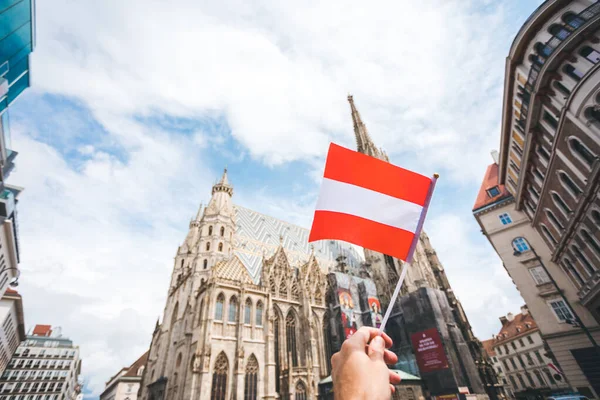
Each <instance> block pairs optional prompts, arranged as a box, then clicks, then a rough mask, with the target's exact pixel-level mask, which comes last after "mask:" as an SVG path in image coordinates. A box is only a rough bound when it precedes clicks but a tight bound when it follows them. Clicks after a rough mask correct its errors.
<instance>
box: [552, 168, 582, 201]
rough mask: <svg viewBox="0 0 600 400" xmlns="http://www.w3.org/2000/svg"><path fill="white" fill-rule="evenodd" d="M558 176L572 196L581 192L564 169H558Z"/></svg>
mask: <svg viewBox="0 0 600 400" xmlns="http://www.w3.org/2000/svg"><path fill="white" fill-rule="evenodd" d="M558 178H559V179H560V183H561V184H562V185H563V186H564V187H565V188H566V189H567V191H568V192H569V193H571V195H572V196H573V197H577V196H579V195H580V194H581V193H582V191H581V189H580V188H579V186H577V184H576V183H575V182H573V179H571V177H570V176H569V175H568V174H567V173H566V172H565V171H558Z"/></svg>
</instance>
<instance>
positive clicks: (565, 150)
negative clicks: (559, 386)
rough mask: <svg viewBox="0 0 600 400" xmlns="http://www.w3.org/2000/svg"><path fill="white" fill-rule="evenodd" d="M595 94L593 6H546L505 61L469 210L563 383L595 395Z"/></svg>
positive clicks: (599, 146)
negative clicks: (490, 142) (498, 123)
mask: <svg viewBox="0 0 600 400" xmlns="http://www.w3.org/2000/svg"><path fill="white" fill-rule="evenodd" d="M599 93H600V3H599V2H597V1H594V0H574V1H568V0H547V1H545V2H544V3H542V4H541V5H540V6H539V7H538V8H537V9H536V10H535V11H534V12H533V14H532V15H531V16H530V17H529V18H528V19H527V20H526V22H525V24H524V25H523V27H522V28H521V29H520V31H519V32H518V34H517V36H516V37H515V39H514V41H513V43H512V46H511V48H510V51H509V54H508V57H507V59H506V70H505V82H504V99H503V114H502V128H501V138H500V154H499V158H498V160H497V164H496V166H494V167H493V168H495V169H496V172H495V176H494V177H493V178H492V177H491V175H490V174H489V170H488V174H487V175H486V178H485V180H484V184H483V185H482V188H481V191H480V193H479V196H480V197H479V198H478V204H476V206H475V208H474V213H475V216H476V218H477V219H478V221H479V222H480V224H481V226H482V228H483V231H484V233H485V234H486V235H487V236H488V238H489V239H490V242H492V244H493V245H494V247H495V249H496V251H497V252H498V254H499V255H500V257H501V258H502V260H503V261H504V264H505V267H506V269H507V271H508V272H509V274H510V275H511V277H512V278H513V281H514V282H515V284H516V285H517V287H518V288H519V290H520V292H521V295H522V296H523V298H524V299H525V300H526V302H527V305H528V306H529V309H530V311H531V313H532V314H533V316H534V318H535V320H536V321H537V323H538V325H539V328H540V332H541V333H542V336H543V338H544V339H545V340H546V342H547V343H548V345H549V346H550V348H551V350H552V353H553V354H554V356H555V357H556V359H557V360H558V362H559V363H560V366H561V368H562V369H563V371H564V373H565V375H566V377H567V378H568V381H569V383H570V384H571V386H572V387H573V388H575V389H577V390H580V391H582V392H585V393H586V394H588V395H594V396H599V395H600V377H598V376H597V374H596V372H595V370H596V368H597V366H598V365H600V347H598V345H597V343H598V341H599V340H598V338H599V335H600V333H599V328H598V321H600V308H599V307H600V279H599V277H600V273H599V270H600V230H599V229H598V227H599V226H600V193H599V191H600V158H599V155H600V112H599V110H600V103H599V100H600V95H599ZM486 194H487V195H488V196H489V198H487V199H485V195H486ZM480 200H485V201H480ZM500 214H507V215H509V216H510V219H511V222H510V223H507V224H504V223H503V222H502V220H503V219H502V218H501V215H500ZM504 220H506V218H504ZM499 224H500V225H499ZM520 238H521V239H520ZM507 241H508V242H507ZM537 264H540V266H541V267H542V268H541V269H536V265H537ZM542 264H543V265H542ZM544 266H545V267H546V270H544V268H543V267H544ZM548 275H549V276H548ZM550 278H554V279H555V280H556V282H557V285H558V287H559V288H560V292H559V290H557V289H556V287H555V285H554V284H552V282H547V281H550ZM532 282H534V283H532ZM561 293H562V294H564V296H565V299H566V301H565V299H562V300H561V299H560V298H559V297H561V296H560V295H561ZM566 303H570V305H571V308H569V307H568V306H567V304H566ZM548 308H549V309H550V314H549V313H548V311H547V310H548ZM578 317H579V318H580V321H578ZM581 325H583V326H585V327H587V328H588V330H589V332H590V336H586V334H585V330H583V329H581ZM594 342H595V343H594ZM590 391H591V393H590Z"/></svg>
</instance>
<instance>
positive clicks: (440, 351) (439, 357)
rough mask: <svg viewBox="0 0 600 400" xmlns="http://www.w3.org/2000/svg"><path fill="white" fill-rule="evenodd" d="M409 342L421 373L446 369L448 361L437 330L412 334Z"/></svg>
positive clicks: (432, 329)
mask: <svg viewBox="0 0 600 400" xmlns="http://www.w3.org/2000/svg"><path fill="white" fill-rule="evenodd" d="M410 340H411V342H412V346H413V350H414V352H415V356H416V357H417V365H418V366H419V371H420V372H421V373H428V372H434V371H438V370H440V369H445V368H448V359H447V358H446V353H445V352H444V346H443V345H442V339H441V338H440V334H439V333H438V330H437V328H431V329H427V330H425V331H421V332H417V333H413V334H412V335H411V336H410Z"/></svg>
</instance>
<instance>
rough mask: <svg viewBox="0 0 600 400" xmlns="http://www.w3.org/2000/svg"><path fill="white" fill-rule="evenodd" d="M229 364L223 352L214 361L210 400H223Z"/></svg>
mask: <svg viewBox="0 0 600 400" xmlns="http://www.w3.org/2000/svg"><path fill="white" fill-rule="evenodd" d="M228 371H229V362H228V361H227V356H226V355H225V353H224V352H221V353H220V354H219V356H218V357H217V359H216V361H215V366H214V368H213V378H212V389H211V392H210V400H225V395H226V393H227V373H228Z"/></svg>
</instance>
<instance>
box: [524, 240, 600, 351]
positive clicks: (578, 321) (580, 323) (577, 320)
mask: <svg viewBox="0 0 600 400" xmlns="http://www.w3.org/2000/svg"><path fill="white" fill-rule="evenodd" d="M523 240H524V241H525V242H526V243H527V247H529V250H531V252H532V253H533V255H534V256H535V259H536V260H537V261H539V263H540V264H541V266H542V268H543V269H544V272H546V275H547V276H548V278H550V282H552V285H554V288H555V289H556V291H557V292H558V293H559V294H560V297H562V299H563V301H564V302H565V304H566V305H567V307H569V311H571V314H573V318H575V321H574V322H573V321H571V320H569V319H567V320H565V322H566V323H568V324H571V325H573V326H574V327H580V328H581V329H582V330H583V332H584V333H585V334H586V336H587V337H588V339H589V340H590V342H591V343H592V346H593V347H594V349H595V350H596V353H598V356H599V357H600V346H598V343H596V340H595V339H594V337H593V336H592V334H591V333H590V331H589V330H588V328H587V327H586V326H585V324H584V323H583V321H582V320H581V318H579V315H577V312H575V309H574V308H573V307H571V303H569V300H568V299H567V297H566V296H565V294H564V292H563V290H562V289H561V288H560V287H559V286H558V283H556V281H555V280H554V277H553V276H552V274H550V271H548V268H546V265H545V264H544V262H543V261H542V258H541V257H540V256H539V255H538V254H537V253H536V252H535V249H534V248H533V246H531V244H529V242H528V241H527V240H526V239H525V238H523ZM521 254H523V253H522V252H521V251H519V250H517V249H515V251H514V253H513V255H514V256H516V257H518V256H520V255H521Z"/></svg>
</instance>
